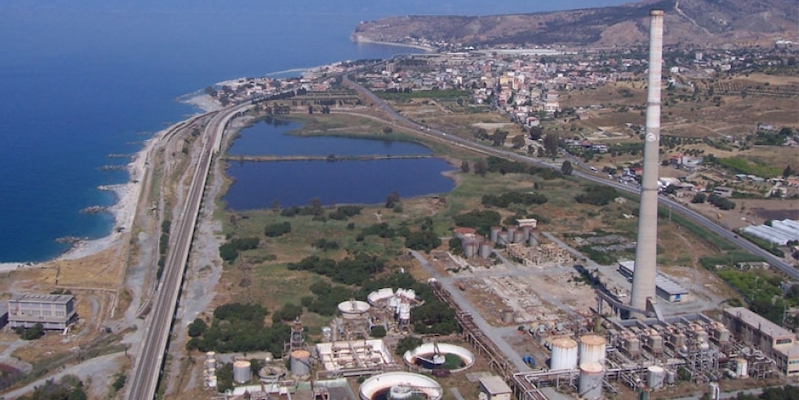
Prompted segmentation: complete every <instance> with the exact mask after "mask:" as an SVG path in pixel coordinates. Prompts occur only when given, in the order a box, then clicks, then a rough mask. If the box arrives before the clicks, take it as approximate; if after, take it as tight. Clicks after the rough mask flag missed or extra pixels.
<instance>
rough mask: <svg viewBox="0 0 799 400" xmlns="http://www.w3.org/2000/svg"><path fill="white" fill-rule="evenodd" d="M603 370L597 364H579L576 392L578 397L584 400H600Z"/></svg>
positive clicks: (603, 376)
mask: <svg viewBox="0 0 799 400" xmlns="http://www.w3.org/2000/svg"><path fill="white" fill-rule="evenodd" d="M604 378H605V369H604V368H603V367H602V365H600V364H598V363H587V364H580V379H579V381H578V385H577V390H578V392H579V397H580V398H581V399H586V400H597V399H600V398H602V380H603V379H604Z"/></svg>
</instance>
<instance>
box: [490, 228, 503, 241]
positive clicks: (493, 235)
mask: <svg viewBox="0 0 799 400" xmlns="http://www.w3.org/2000/svg"><path fill="white" fill-rule="evenodd" d="M500 232H502V227H501V226H492V227H491V235H490V236H489V237H490V238H491V243H496V242H497V239H499V233H500Z"/></svg>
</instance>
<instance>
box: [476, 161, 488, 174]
mask: <svg viewBox="0 0 799 400" xmlns="http://www.w3.org/2000/svg"><path fill="white" fill-rule="evenodd" d="M487 168H488V167H487V166H486V163H485V162H484V161H482V160H481V161H478V162H476V163H474V173H475V174H477V175H480V176H485V174H486V170H487Z"/></svg>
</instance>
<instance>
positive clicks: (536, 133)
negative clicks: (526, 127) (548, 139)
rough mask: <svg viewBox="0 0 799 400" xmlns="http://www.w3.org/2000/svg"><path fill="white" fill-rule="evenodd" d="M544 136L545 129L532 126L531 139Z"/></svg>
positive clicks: (538, 138)
mask: <svg viewBox="0 0 799 400" xmlns="http://www.w3.org/2000/svg"><path fill="white" fill-rule="evenodd" d="M542 136H544V130H543V129H541V127H540V126H534V127H532V128H530V139H531V140H540V139H541V137H542Z"/></svg>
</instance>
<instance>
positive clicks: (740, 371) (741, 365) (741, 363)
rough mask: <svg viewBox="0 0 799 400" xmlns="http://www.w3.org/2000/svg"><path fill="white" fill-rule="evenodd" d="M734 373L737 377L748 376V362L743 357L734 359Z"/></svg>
mask: <svg viewBox="0 0 799 400" xmlns="http://www.w3.org/2000/svg"><path fill="white" fill-rule="evenodd" d="M735 374H736V375H738V377H739V378H746V377H747V376H749V362H748V361H746V359H745V358H736V359H735Z"/></svg>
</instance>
